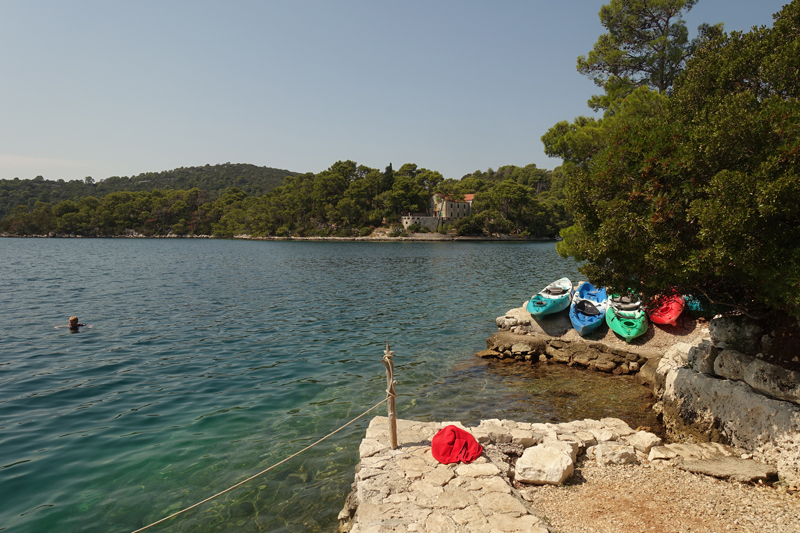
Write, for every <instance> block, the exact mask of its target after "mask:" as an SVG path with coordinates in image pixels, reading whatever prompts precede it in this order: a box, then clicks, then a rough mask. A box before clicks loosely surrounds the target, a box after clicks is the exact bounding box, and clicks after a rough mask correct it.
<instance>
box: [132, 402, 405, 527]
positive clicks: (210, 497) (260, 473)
mask: <svg viewBox="0 0 800 533" xmlns="http://www.w3.org/2000/svg"><path fill="white" fill-rule="evenodd" d="M388 400H389V398H385V399H383V400H382V401H381V402H380V403H377V404H375V405H373V406H372V407H370V408H369V409H367V410H366V411H364V412H363V413H361V414H360V415H358V416H357V417H355V418H354V419H352V420H351V421H350V422H348V423H347V424H345V425H343V426H342V427H340V428H339V429H337V430H335V431H332V432H330V433H328V434H327V435H325V436H324V437H322V438H321V439H319V440H318V441H317V442H315V443H314V444H309V445H308V446H306V447H305V448H303V449H302V450H300V451H299V452H297V453H295V454H293V455H290V456H289V457H287V458H286V459H284V460H283V461H281V462H279V463H275V464H274V465H272V466H270V467H269V468H267V469H265V470H262V471H261V472H259V473H258V474H255V475H253V476H250V477H249V478H247V479H245V480H244V481H240V482H239V483H237V484H236V485H233V486H232V487H228V488H227V489H225V490H223V491H221V492H218V493H216V494H214V495H213V496H209V497H208V498H206V499H205V500H203V501H201V502H197V503H196V504H194V505H191V506H189V507H187V508H185V509H181V510H180V511H178V512H176V513H172V514H171V515H169V516H167V517H164V518H162V519H161V520H159V521H157V522H153V523H152V524H150V525H147V526H144V527H143V528H141V529H137V530H136V531H134V532H133V533H139V532H141V531H144V530H145V529H150V528H151V527H153V526H155V525H158V524H160V523H161V522H166V521H167V520H169V519H170V518H174V517H176V516H178V515H179V514H182V513H185V512H186V511H189V510H191V509H194V508H195V507H199V506H200V505H203V504H204V503H206V502H208V501H211V500H213V499H214V498H216V497H217V496H222V495H223V494H225V493H226V492H230V491H232V490H233V489H235V488H236V487H239V486H241V485H244V484H245V483H247V482H248V481H250V480H253V479H255V478H257V477H258V476H260V475H262V474H266V473H267V472H269V471H270V470H272V469H273V468H275V467H276V466H280V465H282V464H283V463H285V462H286V461H288V460H289V459H293V458H295V457H297V456H298V455H300V454H301V453H303V452H304V451H306V450H309V449H311V448H313V447H314V446H316V445H317V444H319V443H320V442H322V441H324V440H325V439H327V438H328V437H332V436H333V435H335V434H337V433H339V432H340V431H341V430H343V429H344V428H346V427H347V426H349V425H350V424H352V423H353V422H355V421H356V420H358V419H359V418H361V417H362V416H364V415H366V414H367V413H369V412H370V411H372V410H373V409H375V408H376V407H378V406H380V405H382V404H384V403H386V402H387V401H388Z"/></svg>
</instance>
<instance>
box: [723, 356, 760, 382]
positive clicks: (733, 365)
mask: <svg viewBox="0 0 800 533" xmlns="http://www.w3.org/2000/svg"><path fill="white" fill-rule="evenodd" d="M754 359H755V357H751V356H749V355H746V354H743V353H742V352H737V351H736V350H722V351H721V352H719V355H717V358H716V359H715V360H714V373H715V374H716V375H718V376H720V377H723V378H727V379H733V380H735V381H743V380H744V370H745V368H747V365H749V364H750V363H751V362H752V361H753V360H754Z"/></svg>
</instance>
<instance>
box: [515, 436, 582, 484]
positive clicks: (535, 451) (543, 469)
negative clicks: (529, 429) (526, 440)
mask: <svg viewBox="0 0 800 533" xmlns="http://www.w3.org/2000/svg"><path fill="white" fill-rule="evenodd" d="M574 469H575V465H574V463H573V461H572V459H571V458H570V457H569V456H568V455H567V454H565V453H563V452H562V451H560V450H557V449H555V448H552V447H550V446H546V445H541V444H540V445H537V446H533V447H531V448H528V449H527V450H525V452H524V453H523V454H522V457H520V458H519V459H518V460H517V465H516V473H515V479H516V480H517V481H519V482H521V483H532V484H536V485H545V484H550V485H558V484H559V483H563V482H564V481H566V480H567V479H568V478H569V477H570V476H571V475H572V473H573V471H574Z"/></svg>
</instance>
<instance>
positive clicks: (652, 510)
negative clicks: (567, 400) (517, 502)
mask: <svg viewBox="0 0 800 533" xmlns="http://www.w3.org/2000/svg"><path fill="white" fill-rule="evenodd" d="M576 466H577V468H576V471H575V474H574V475H573V477H572V478H571V479H570V480H569V481H568V482H567V483H566V484H564V485H562V486H552V485H550V486H547V485H546V486H538V487H530V486H521V487H520V488H521V489H522V490H521V492H522V495H523V497H524V498H525V499H526V500H528V501H529V502H530V503H531V505H532V506H533V508H534V509H535V512H536V514H537V515H538V516H539V517H541V518H543V519H545V522H546V523H548V524H549V525H550V526H551V528H552V530H553V531H554V532H559V533H601V532H602V533H634V532H636V533H639V532H654V533H678V532H681V533H688V532H692V533H705V532H709V533H710V532H715V533H716V532H723V531H724V532H729V531H730V532H752V533H757V532H758V533H760V532H780V533H784V532H796V531H800V492H797V491H792V490H789V489H788V488H787V487H785V486H780V485H778V486H763V485H748V484H742V483H736V482H728V481H721V480H718V479H715V478H712V477H708V476H704V475H699V474H692V473H689V472H685V471H683V470H679V469H677V468H673V467H669V466H660V467H654V466H651V465H614V466H599V465H597V463H596V462H595V461H594V460H591V459H586V458H585V457H584V458H581V459H579V461H578V463H577V465H576ZM545 517H546V518H545Z"/></svg>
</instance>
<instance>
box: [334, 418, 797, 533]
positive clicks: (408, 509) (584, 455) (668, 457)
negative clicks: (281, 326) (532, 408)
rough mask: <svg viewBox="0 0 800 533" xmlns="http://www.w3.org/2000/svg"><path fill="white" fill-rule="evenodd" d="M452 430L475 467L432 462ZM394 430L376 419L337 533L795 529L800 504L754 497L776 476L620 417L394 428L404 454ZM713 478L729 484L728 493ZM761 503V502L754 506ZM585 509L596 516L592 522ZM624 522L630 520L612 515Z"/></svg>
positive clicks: (725, 452) (722, 449)
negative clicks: (469, 439) (439, 440)
mask: <svg viewBox="0 0 800 533" xmlns="http://www.w3.org/2000/svg"><path fill="white" fill-rule="evenodd" d="M449 424H454V425H457V426H459V427H461V428H462V429H464V430H466V431H469V432H470V433H472V435H473V436H474V437H475V438H476V439H477V440H478V442H480V443H481V445H482V446H483V454H482V455H481V456H480V457H479V458H478V459H477V460H475V461H474V462H473V463H470V464H450V465H444V464H440V463H439V462H438V461H436V460H435V459H434V458H433V455H432V454H431V439H432V438H433V436H434V435H435V434H436V432H437V431H439V430H440V429H442V428H443V427H445V426H446V425H449ZM388 427H389V422H388V419H387V418H385V417H375V418H373V419H372V421H371V422H370V426H369V428H368V429H367V433H366V437H365V438H364V440H363V441H362V443H361V446H360V448H359V455H360V463H359V465H358V466H357V468H356V475H355V482H354V483H353V490H352V492H351V493H350V495H349V496H348V498H347V501H346V503H345V506H344V508H343V509H342V511H341V513H340V514H339V521H340V531H341V532H350V533H366V532H375V533H378V532H389V531H392V532H414V531H419V532H422V531H430V532H476V533H478V532H481V533H484V532H485V533H490V532H500V531H507V532H522V531H525V532H537V533H545V532H554V531H562V532H567V531H576V532H579V531H580V532H584V531H613V532H632V531H796V530H798V529H800V513H798V512H797V511H798V510H800V497H797V496H793V491H790V490H788V489H786V490H783V491H782V492H781V491H776V490H774V489H769V490H770V491H771V492H770V493H769V494H768V496H769V498H763V497H762V498H760V500H759V496H760V495H761V493H760V492H759V491H760V490H761V489H762V487H764V486H765V485H764V482H765V481H766V482H769V481H771V480H774V479H775V478H776V476H777V473H776V470H775V468H774V467H770V466H768V465H764V464H762V463H758V462H756V461H753V460H751V459H749V454H747V453H746V452H745V451H743V450H741V449H736V448H733V447H729V446H724V445H720V444H711V443H704V444H664V443H663V442H662V440H661V439H660V438H659V437H658V436H656V435H654V434H653V433H650V432H648V431H645V430H634V429H632V428H630V427H629V426H628V425H627V424H626V423H625V422H623V421H622V420H619V419H615V418H605V419H603V420H578V421H573V422H568V423H562V424H539V423H526V422H515V421H509V420H496V419H494V420H484V421H481V423H480V424H479V425H478V426H475V427H470V428H467V427H464V426H463V425H461V424H460V423H459V422H441V423H436V422H428V423H425V422H414V421H410V420H398V444H399V447H398V449H396V450H391V449H390V448H389V446H388ZM718 479H727V480H730V481H732V482H733V484H731V483H726V484H725V485H726V487H731V488H730V489H722V490H721V489H720V486H719V482H718V481H717V480H718ZM654 480H656V483H654ZM643 490H646V491H647V492H646V493H643ZM695 491H697V492H695ZM580 494H583V496H579V495H580ZM590 495H591V496H590ZM668 495H669V496H671V497H675V496H677V497H678V499H677V500H671V499H669V498H665V496H668ZM675 501H680V502H682V503H684V502H688V503H690V504H694V506H692V505H689V506H687V507H688V508H687V507H684V506H682V505H675V504H674V502H675ZM754 501H756V502H758V503H759V504H761V505H760V506H759V507H758V508H757V509H753V502H754ZM621 502H622V508H621V509H619V508H618V507H619V506H620V503H621ZM587 506H589V507H591V508H592V511H593V512H591V513H586V512H585V510H586V507H587ZM762 509H769V510H770V512H769V513H761V512H760V511H761V510H762ZM636 510H639V511H642V512H641V513H639V512H635V511H636ZM621 515H624V516H625V519H624V520H617V519H615V518H614V517H615V516H621ZM665 520H667V522H665ZM670 521H671V522H670ZM751 525H752V526H756V525H757V526H758V529H754V528H753V529H751V528H750V527H749V526H751ZM671 526H676V527H671Z"/></svg>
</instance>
